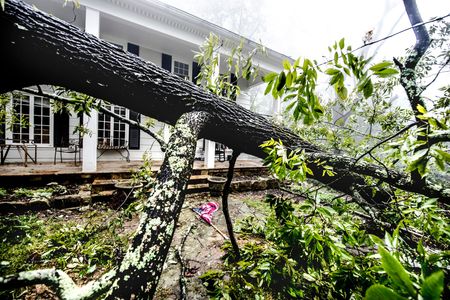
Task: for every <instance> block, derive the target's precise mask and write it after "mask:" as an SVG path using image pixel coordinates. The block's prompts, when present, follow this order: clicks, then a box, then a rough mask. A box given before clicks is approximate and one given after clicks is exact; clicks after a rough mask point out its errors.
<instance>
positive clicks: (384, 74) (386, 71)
mask: <svg viewBox="0 0 450 300" xmlns="http://www.w3.org/2000/svg"><path fill="white" fill-rule="evenodd" d="M374 74H375V75H377V76H378V77H381V78H387V77H391V76H392V75H395V74H398V71H397V70H396V69H383V70H381V71H375V72H374Z"/></svg>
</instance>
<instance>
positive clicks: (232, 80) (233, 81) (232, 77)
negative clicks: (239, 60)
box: [230, 73, 238, 101]
mask: <svg viewBox="0 0 450 300" xmlns="http://www.w3.org/2000/svg"><path fill="white" fill-rule="evenodd" d="M230 83H231V84H232V85H234V86H236V85H237V84H238V78H237V77H236V74H234V73H231V74H230ZM236 98H237V95H236V90H235V89H233V91H232V93H231V100H234V101H236Z"/></svg>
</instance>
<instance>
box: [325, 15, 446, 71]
mask: <svg viewBox="0 0 450 300" xmlns="http://www.w3.org/2000/svg"><path fill="white" fill-rule="evenodd" d="M448 17H450V13H448V14H446V15H444V16H441V17H437V18H433V19H431V20H428V21H426V22H421V23H417V24H414V25H413V26H411V27H408V28H405V29H403V30H400V31H397V32H396V33H393V34H390V35H387V36H385V37H383V38H381V39H378V40H375V41H373V42H369V43H365V44H364V45H362V46H360V47H358V48H356V49H353V50H352V51H350V53H353V52H356V51H358V50H361V49H363V48H365V47H368V46H371V45H374V44H377V43H379V42H382V41H385V40H387V39H390V38H391V37H394V36H396V35H399V34H400V33H403V32H405V31H408V30H411V29H414V28H416V27H419V26H422V25H425V24H429V23H434V22H437V21H441V20H443V19H445V18H448ZM331 61H333V60H332V59H329V60H327V61H325V62H323V63H320V64H318V65H317V66H318V67H319V66H323V65H325V64H327V63H329V62H331Z"/></svg>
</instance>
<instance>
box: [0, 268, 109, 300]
mask: <svg viewBox="0 0 450 300" xmlns="http://www.w3.org/2000/svg"><path fill="white" fill-rule="evenodd" d="M115 272H116V271H115V270H114V269H113V270H111V271H109V272H107V273H105V274H104V275H103V276H102V277H100V278H99V279H97V280H95V281H92V282H90V283H88V284H85V285H84V286H82V287H80V286H77V285H76V284H75V283H74V282H73V280H72V278H70V276H69V275H67V274H66V273H65V272H63V271H61V270H56V269H42V270H34V271H24V272H20V273H19V274H17V275H9V276H5V277H0V290H2V291H4V290H8V289H17V288H21V287H26V286H30V285H34V284H45V285H48V286H49V287H51V288H53V290H54V291H55V292H56V294H57V295H58V297H60V298H61V299H63V300H75V299H76V300H84V299H96V298H97V297H98V296H100V295H101V294H104V293H105V292H106V291H107V290H108V289H109V288H110V287H111V285H112V281H111V279H112V277H113V276H114V275H115Z"/></svg>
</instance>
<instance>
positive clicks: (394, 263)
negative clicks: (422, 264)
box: [378, 246, 416, 297]
mask: <svg viewBox="0 0 450 300" xmlns="http://www.w3.org/2000/svg"><path fill="white" fill-rule="evenodd" d="M378 252H379V253H380V255H381V266H382V267H383V269H384V270H385V271H386V273H387V274H388V275H389V277H390V278H391V279H392V281H393V282H394V283H395V284H396V285H397V286H399V287H401V288H404V289H405V290H406V291H407V292H408V293H409V294H410V295H411V296H413V297H415V296H416V290H415V289H414V286H413V284H412V281H411V279H410V278H409V274H408V272H406V270H405V268H403V266H402V264H401V263H400V262H399V261H398V260H397V259H396V258H395V257H394V256H392V255H391V254H390V253H389V252H388V251H387V250H386V249H384V247H382V246H379V248H378Z"/></svg>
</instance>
